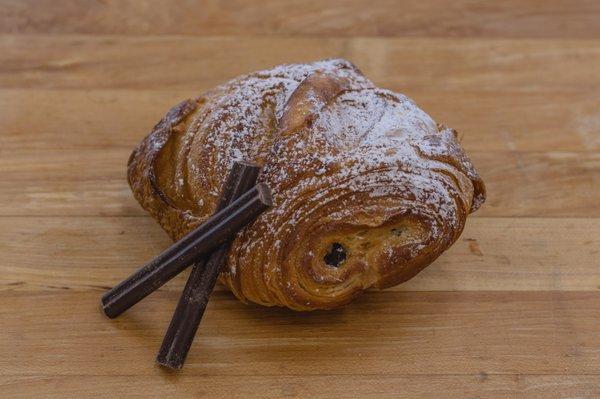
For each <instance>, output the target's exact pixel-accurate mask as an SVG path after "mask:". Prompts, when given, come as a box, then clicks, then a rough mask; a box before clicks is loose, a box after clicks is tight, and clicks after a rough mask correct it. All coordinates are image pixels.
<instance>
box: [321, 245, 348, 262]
mask: <svg viewBox="0 0 600 399" xmlns="http://www.w3.org/2000/svg"><path fill="white" fill-rule="evenodd" d="M323 260H324V261H325V263H327V264H328V265H329V266H333V267H339V266H340V265H341V264H342V263H344V261H345V260H346V249H345V248H344V247H343V246H342V244H340V243H338V242H334V243H333V244H332V245H331V248H330V249H329V252H327V254H326V255H325V256H324V257H323Z"/></svg>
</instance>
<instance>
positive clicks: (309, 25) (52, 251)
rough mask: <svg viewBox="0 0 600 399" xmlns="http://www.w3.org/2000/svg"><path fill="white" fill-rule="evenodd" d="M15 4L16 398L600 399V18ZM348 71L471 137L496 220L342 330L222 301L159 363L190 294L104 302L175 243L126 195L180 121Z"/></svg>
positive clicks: (452, 8) (7, 315)
mask: <svg viewBox="0 0 600 399" xmlns="http://www.w3.org/2000/svg"><path fill="white" fill-rule="evenodd" d="M323 3H325V2H318V1H306V2H301V1H289V2H277V1H263V2H261V3H260V4H258V5H257V4H255V5H248V4H246V3H244V4H242V2H241V1H234V2H229V1H225V0H215V1H210V2H199V3H197V4H193V2H187V1H178V2H171V3H169V4H170V5H166V2H165V3H164V4H163V2H151V1H145V2H136V1H133V0H130V1H123V2H113V1H103V2H84V1H77V0H72V1H61V2H50V1H42V2H39V1H38V2H35V1H20V2H13V1H2V2H0V396H1V397H3V398H4V397H7V398H12V397H32V398H39V397H74V398H81V397H107V398H113V397H144V398H145V397H161V396H162V397H167V395H168V397H172V396H175V395H177V397H182V398H186V397H190V398H191V397H194V398H195V397H240V398H248V397H257V398H265V397H274V398H275V397H311V398H314V397H334V398H341V397H374V398H379V397H393V398H397V397H423V398H506V397H511V398H512V397H518V398H522V397H526V398H555V397H557V398H558V397H561V398H563V397H565V398H566V397H585V398H597V397H600V23H598V21H599V20H600V3H599V2H597V1H586V0H576V1H562V0H549V1H544V2H538V1H518V0H509V1H505V2H488V1H471V0H457V1H453V2H451V3H447V2H443V1H440V0H420V1H418V2H412V1H410V2H409V1H373V0H370V1H362V0H361V1H359V0H356V1H350V2H342V1H341V0H340V1H337V0H336V1H330V2H327V4H323ZM325 57H344V58H347V59H349V60H351V61H353V62H354V63H356V64H357V65H358V66H359V67H360V68H361V69H362V70H363V72H364V73H365V74H366V75H367V76H368V77H370V78H371V79H372V80H373V81H374V82H375V83H377V84H378V85H379V86H382V87H386V88H389V89H392V90H395V91H399V92H402V93H405V94H406V95H408V96H409V97H411V98H413V99H414V100H415V101H416V102H417V103H418V104H419V105H420V106H421V107H422V108H423V109H425V110H426V111H427V112H428V113H430V114H431V115H432V116H433V117H434V118H435V119H436V120H438V121H440V122H443V123H445V124H447V125H449V126H452V127H454V128H456V129H457V130H459V131H460V133H461V135H462V141H463V145H464V147H465V149H466V150H467V152H468V153H469V155H470V156H471V158H472V160H473V162H474V164H475V166H476V167H477V169H478V170H479V172H480V173H481V175H482V176H483V178H484V180H485V182H486V183H487V187H488V191H489V196H488V201H487V203H486V204H485V205H484V206H483V208H482V209H481V210H480V211H478V212H477V213H476V214H475V215H473V217H472V218H470V219H469V221H468V223H467V227H466V229H465V231H464V233H463V235H462V237H461V238H460V239H459V240H458V242H457V243H456V244H455V246H454V247H452V248H451V249H450V250H449V251H448V252H447V253H445V254H444V255H443V256H442V257H441V258H440V259H439V260H437V261H436V262H435V263H434V264H433V265H431V266H430V267H429V268H428V269H426V270H425V271H424V272H422V273H421V274H420V275H418V276H417V277H416V278H414V279H413V280H411V281H410V282H408V283H406V284H404V285H401V286H399V287H396V288H393V289H390V290H386V291H383V292H371V293H369V294H367V295H365V296H364V297H362V298H361V299H360V300H358V301H357V302H356V303H354V304H353V305H352V306H349V307H347V308H344V309H341V310H337V311H331V312H314V313H302V314H301V313H294V312H291V311H288V310H283V309H267V308H261V307H258V306H247V305H243V304H241V303H239V302H238V301H237V300H236V299H234V298H233V297H232V295H231V294H229V293H228V292H227V291H225V290H224V289H223V288H218V289H217V292H215V294H214V295H213V298H212V300H211V303H210V304H209V307H208V311H207V314H206V316H205V319H204V321H203V323H202V325H201V327H200V331H199V334H198V336H197V339H196V341H195V343H194V345H193V347H192V350H191V353H190V355H189V357H188V360H187V363H186V366H185V368H184V369H183V370H182V371H181V372H179V373H169V372H165V371H164V370H162V369H160V368H158V367H156V366H155V365H154V357H155V355H156V351H157V349H158V347H159V345H160V342H161V340H162V335H163V333H164V331H165V329H166V327H167V324H168V322H169V320H170V316H171V313H172V311H173V308H174V306H175V304H176V301H177V299H178V294H179V292H180V290H181V288H182V285H183V283H184V281H185V277H186V276H179V278H177V279H176V281H174V282H172V283H170V284H168V285H167V286H165V287H164V288H163V289H161V290H160V291H159V292H157V293H155V294H153V295H151V296H150V297H148V298H147V299H146V300H145V301H143V302H142V303H140V304H139V306H136V307H135V308H134V309H132V310H131V311H130V312H128V313H127V314H125V315H123V316H122V317H121V318H119V319H117V320H112V321H111V320H108V319H106V318H105V317H103V315H102V314H101V312H100V310H99V299H100V296H101V295H102V293H103V292H104V291H105V290H106V289H107V288H109V287H110V286H112V285H114V284H115V283H117V282H118V281H120V280H121V279H122V278H124V277H125V276H127V275H128V274H129V273H130V272H131V271H132V270H134V269H135V268H136V267H138V266H140V265H141V264H143V263H144V262H145V261H146V260H148V259H150V258H151V257H152V256H154V255H156V254H157V253H158V252H160V251H161V249H163V248H165V247H166V246H167V245H168V244H169V240H168V239H167V237H166V235H165V234H164V233H163V232H162V231H161V230H160V228H159V227H158V225H157V224H156V223H155V222H154V221H153V220H151V219H150V218H149V217H148V216H147V215H146V214H145V213H144V212H143V211H142V210H141V208H140V207H139V206H138V204H137V203H136V202H135V201H134V199H133V197H132V195H131V193H130V191H129V188H128V186H127V182H126V179H125V164H126V162H127V158H128V156H129V153H130V152H131V150H132V149H133V147H134V146H135V145H136V144H137V143H138V142H139V141H140V140H141V139H142V138H143V137H144V135H145V134H147V133H148V132H149V130H150V129H151V127H152V126H153V125H154V123H156V122H157V121H158V120H159V119H160V118H161V117H162V116H163V114H164V113H165V112H166V111H167V110H168V109H169V108H170V106H172V105H173V104H175V103H177V102H178V101H180V100H182V99H185V98H188V97H190V96H194V95H196V94H199V93H200V92H202V91H204V90H206V89H209V88H211V87H213V86H214V85H216V84H218V83H221V82H223V81H225V80H227V79H229V78H232V77H234V76H236V75H238V74H241V73H245V72H250V71H254V70H257V69H261V68H267V67H270V66H273V65H276V64H279V63H285V62H288V63H289V62H299V61H312V60H316V59H320V58H325Z"/></svg>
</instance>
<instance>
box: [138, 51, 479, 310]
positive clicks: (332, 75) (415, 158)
mask: <svg viewBox="0 0 600 399" xmlns="http://www.w3.org/2000/svg"><path fill="white" fill-rule="evenodd" d="M236 159H244V160H247V161H251V162H256V163H258V164H260V165H263V170H262V172H261V175H260V176H259V181H263V182H266V183H267V184H268V186H269V187H270V188H271V190H272V192H273V201H274V207H273V208H272V209H270V210H268V211H267V212H265V213H263V214H262V215H261V216H259V217H258V219H257V220H256V221H255V222H254V223H253V224H251V225H249V226H247V227H246V228H245V229H244V230H242V231H241V232H240V233H239V234H238V235H237V236H236V238H235V240H234V242H233V244H232V246H231V249H230V252H229V255H228V260H227V264H226V265H225V267H224V269H223V271H222V274H221V277H220V280H221V282H222V283H224V284H225V285H226V286H227V287H229V288H230V289H231V291H232V292H233V293H234V294H235V295H236V296H237V297H238V298H239V299H240V300H242V301H251V302H255V303H258V304H262V305H267V306H272V305H277V306H287V307H289V308H291V309H295V310H312V309H332V308H336V307H339V306H342V305H345V304H347V303H349V302H350V301H351V300H352V299H354V298H356V297H357V296H358V295H360V294H361V293H362V292H364V291H365V290H367V289H369V288H386V287H390V286H393V285H396V284H399V283H402V282H404V281H406V280H408V279H410V278H411V277H413V276H414V275H415V274H417V273H418V272H419V271H420V270H422V269H423V268H424V267H426V266H427V265H429V264H430V263H431V262H433V260H434V259H436V258H437V257H438V256H439V255H440V254H441V253H442V252H443V251H444V250H446V249H447V248H448V247H449V246H450V245H451V244H452V243H453V242H454V241H455V240H456V239H457V238H458V237H459V235H460V234H461V232H462V230H463V227H464V225H465V221H466V217H467V214H468V213H470V212H473V211H475V210H476V209H477V208H478V207H479V206H480V205H481V204H482V203H483V201H484V198H485V188H484V184H483V182H482V180H481V179H480V178H479V176H478V175H477V173H476V172H475V170H474V169H473V166H472V165H471V162H470V161H469V159H468V158H467V156H466V155H465V154H464V152H463V151H462V149H461V148H460V146H459V143H458V140H457V134H456V132H455V131H454V130H452V129H448V128H446V127H444V126H442V125H437V124H436V123H435V122H434V121H433V120H432V119H431V118H430V117H429V116H428V115H427V114H426V113H425V112H423V111H422V110H421V109H419V108H418V107H417V106H416V105H415V104H414V103H413V102H412V101H411V100H410V99H408V98H407V97H405V96H403V95H401V94H397V93H394V92H391V91H389V90H385V89H380V88H378V87H376V86H375V85H374V84H373V83H372V82H371V81H369V80H368V79H367V78H365V77H364V76H363V75H362V73H361V72H360V71H359V70H358V69H357V68H356V67H355V66H354V65H352V64H351V63H350V62H348V61H345V60H325V61H319V62H315V63H312V64H296V65H283V66H279V67H276V68H274V69H271V70H266V71H260V72H256V73H252V74H249V75H245V76H241V77H239V78H236V79H234V80H232V81H230V82H228V83H226V84H224V85H222V86H219V87H217V88H216V89H214V90H212V91H209V92H207V93H205V94H203V95H201V96H200V97H198V98H195V99H191V100H187V101H184V102H182V103H181V104H179V105H177V106H176V107H174V108H173V109H171V110H170V111H169V113H168V114H167V115H166V116H165V118H164V119H163V120H162V121H160V122H159V123H158V124H157V125H156V126H155V127H154V129H153V131H152V132H151V133H150V135H148V136H147V137H146V138H145V139H144V140H143V141H142V142H141V143H140V145H139V146H138V147H137V148H136V149H135V150H134V152H133V153H132V155H131V157H130V159H129V168H128V178H129V183H130V185H131V188H132V190H133V193H134V195H135V197H136V199H137V200H138V201H139V202H140V203H141V205H142V206H143V207H144V208H145V209H146V210H147V211H148V212H149V213H150V214H151V215H152V216H153V217H155V218H156V219H157V220H158V222H159V223H160V224H161V226H162V227H163V228H164V229H165V230H166V231H167V233H168V234H169V235H170V236H171V237H172V238H173V239H174V240H177V239H178V238H179V237H181V236H182V235H184V234H185V233H186V232H188V231H190V230H191V229H193V228H194V227H196V226H197V225H198V224H200V223H202V222H203V221H204V220H205V219H206V218H207V217H208V216H210V215H211V214H212V213H213V211H214V210H215V207H216V202H217V199H218V196H219V193H220V190H221V187H222V185H223V182H224V180H225V178H226V176H227V173H228V170H229V168H230V166H231V164H232V162H233V161H234V160H236Z"/></svg>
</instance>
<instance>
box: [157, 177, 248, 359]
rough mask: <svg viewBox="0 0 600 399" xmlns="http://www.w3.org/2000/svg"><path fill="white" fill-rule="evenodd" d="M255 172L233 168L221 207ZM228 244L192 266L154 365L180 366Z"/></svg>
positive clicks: (244, 187)
mask: <svg viewBox="0 0 600 399" xmlns="http://www.w3.org/2000/svg"><path fill="white" fill-rule="evenodd" d="M236 169H238V170H239V171H236ZM259 171H260V168H258V167H256V166H255V167H252V166H249V165H244V168H242V167H237V168H235V166H234V169H232V172H231V174H230V175H229V178H228V179H227V180H228V183H226V185H225V190H223V194H222V195H221V202H222V203H223V205H227V203H226V202H227V201H231V200H234V199H235V198H237V197H238V196H240V195H242V194H243V193H244V192H246V191H247V190H248V189H250V188H251V187H252V185H253V184H254V182H255V181H256V178H257V177H258V172H259ZM228 187H230V188H229V189H228ZM230 244H231V242H229V241H228V242H225V243H223V244H221V245H220V246H219V248H217V249H216V250H215V251H214V252H212V253H211V254H210V257H209V258H208V261H206V262H203V263H202V264H200V263H197V264H195V265H194V266H193V267H192V272H191V273H190V276H189V277H188V280H187V283H186V285H185V288H184V289H183V292H182V294H181V296H180V297H179V302H178V303H177V308H175V313H174V314H173V318H172V319H171V323H170V324H169V328H168V329H167V332H166V334H165V337H164V339H163V342H162V345H161V347H160V350H159V352H158V355H157V357H156V361H157V363H158V364H160V365H162V366H165V367H169V368H173V369H179V368H181V367H182V366H183V363H184V362H185V358H186V356H187V354H188V352H189V349H190V346H191V345H192V342H193V341H194V337H195V335H196V331H197V330H198V326H199V325H200V321H201V320H202V316H203V314H204V310H205V309H206V305H207V303H208V298H209V296H210V294H211V293H212V291H213V289H214V287H215V283H216V282H217V278H218V277H219V271H220V270H221V266H222V265H223V263H224V262H225V259H226V257H227V251H228V250H229V246H230Z"/></svg>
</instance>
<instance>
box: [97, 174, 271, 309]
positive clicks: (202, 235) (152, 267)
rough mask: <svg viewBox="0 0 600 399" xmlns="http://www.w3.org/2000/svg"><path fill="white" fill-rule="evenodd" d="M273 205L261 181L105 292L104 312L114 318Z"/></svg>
mask: <svg viewBox="0 0 600 399" xmlns="http://www.w3.org/2000/svg"><path fill="white" fill-rule="evenodd" d="M271 205H272V200H271V192H270V190H269V188H268V187H267V186H266V185H265V184H264V183H259V184H257V185H256V186H254V187H253V188H252V189H251V190H249V191H247V192H246V193H245V194H244V195H242V196H241V197H239V198H238V199H237V200H235V201H234V202H232V203H231V204H230V205H228V206H227V207H225V208H224V209H223V210H221V211H220V212H217V213H216V214H214V215H213V216H212V217H210V218H209V219H208V220H207V221H206V222H205V223H203V224H202V225H200V226H199V227H197V228H196V229H195V230H193V231H192V232H191V233H189V234H187V235H186V236H185V237H183V238H182V239H181V240H180V241H177V242H176V243H175V244H173V245H172V246H171V247H169V248H168V249H167V250H166V251H164V252H163V253H162V254H160V255H159V256H158V257H156V258H155V259H154V260H152V261H151V262H150V263H148V264H147V265H145V266H143V267H141V268H140V269H138V270H137V271H136V272H135V273H133V274H132V275H131V276H129V277H128V278H127V279H126V280H124V281H122V282H121V283H120V284H118V285H116V286H115V287H113V288H112V289H111V290H110V291H108V292H107V293H106V294H104V296H103V297H102V309H103V310H104V313H105V314H106V315H107V316H108V317H110V318H114V317H117V316H118V315H120V314H121V313H123V312H124V311H126V310H127V309H129V308H130V307H132V306H133V305H135V304H136V303H138V302H139V301H140V300H142V299H143V298H145V297H146V296H147V295H148V294H150V293H152V292H153V291H155V290H156V289H158V288H159V287H161V286H162V285H163V284H165V283H166V282H167V281H169V280H170V279H172V278H173V277H175V276H176V275H177V274H178V273H180V272H181V271H182V270H183V269H185V268H186V267H188V266H190V265H191V264H192V263H194V262H195V261H197V260H198V259H199V257H200V256H202V255H204V254H206V253H208V252H210V251H212V250H214V249H215V248H216V247H217V246H218V245H219V244H221V243H223V242H225V241H226V240H228V239H229V238H231V237H233V235H234V234H235V233H237V232H238V231H239V230H240V229H241V228H242V227H244V226H245V225H246V224H248V223H249V222H250V221H252V220H254V218H255V217H256V216H258V215H259V214H260V213H261V212H262V211H264V210H265V209H266V208H268V207H269V206H271Z"/></svg>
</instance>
